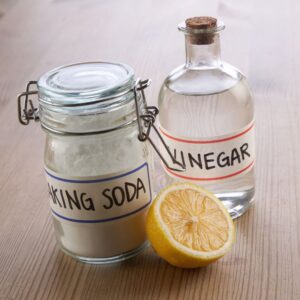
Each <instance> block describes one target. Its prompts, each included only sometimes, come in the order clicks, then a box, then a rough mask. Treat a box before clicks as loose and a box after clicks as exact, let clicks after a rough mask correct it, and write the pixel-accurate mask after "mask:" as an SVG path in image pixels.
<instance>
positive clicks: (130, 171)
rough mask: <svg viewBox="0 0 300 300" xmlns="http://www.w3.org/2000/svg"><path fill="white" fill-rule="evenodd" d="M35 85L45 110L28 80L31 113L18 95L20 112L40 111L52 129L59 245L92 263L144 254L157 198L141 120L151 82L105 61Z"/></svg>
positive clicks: (51, 181)
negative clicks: (148, 215)
mask: <svg viewBox="0 0 300 300" xmlns="http://www.w3.org/2000/svg"><path fill="white" fill-rule="evenodd" d="M32 83H35V82H32ZM36 84H37V91H38V99H39V111H38V112H37V110H36V109H35V108H34V107H33V105H32V102H31V101H30V100H29V99H28V97H29V96H30V95H31V94H34V93H36V92H31V91H30V85H29V86H28V88H27V91H26V93H25V95H26V104H25V109H24V110H23V112H24V115H25V118H24V115H23V116H22V115H21V112H22V108H21V102H20V101H19V119H20V121H21V122H22V123H23V124H24V123H25V124H26V123H27V124H28V122H29V119H37V118H38V117H39V119H40V122H41V126H42V128H43V129H44V131H45V133H46V144H45V152H44V163H45V172H46V177H47V181H48V188H49V194H50V206H51V211H52V215H53V222H54V231H55V235H56V238H57V241H58V244H59V245H60V247H61V248H62V250H63V251H64V252H66V253H67V254H69V255H71V256H73V257H75V258H77V259H79V260H81V261H85V262H91V263H107V262H114V261H120V260H124V259H127V258H130V257H132V256H134V255H136V254H138V253H139V252H140V251H141V250H142V249H143V248H144V247H145V246H146V244H147V242H146V234H145V217H146V213H147V210H148V207H149V205H150V203H151V200H152V195H151V182H150V173H151V159H150V153H149V149H148V146H147V143H143V142H141V141H140V140H139V138H138V136H139V126H138V124H137V123H138V122H137V113H138V112H143V111H144V110H145V109H146V102H145V98H144V94H143V93H141V92H140V91H139V90H142V89H143V88H144V87H145V85H144V86H140V88H139V90H138V89H136V80H135V77H134V71H133V69H132V68H131V67H129V66H127V65H124V64H118V63H103V62H98V63H97V62H95V63H81V64H74V65H69V66H63V67H60V68H57V69H54V70H52V71H49V72H48V73H46V74H44V75H43V76H42V77H41V78H40V79H39V80H38V81H37V83H36ZM21 96H22V95H21ZM27 106H28V107H29V106H31V108H28V107H27ZM37 114H38V116H37ZM26 120H27V121H26Z"/></svg>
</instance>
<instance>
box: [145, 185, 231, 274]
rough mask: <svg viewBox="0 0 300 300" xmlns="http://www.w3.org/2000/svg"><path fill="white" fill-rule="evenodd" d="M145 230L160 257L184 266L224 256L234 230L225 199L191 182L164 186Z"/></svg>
mask: <svg viewBox="0 0 300 300" xmlns="http://www.w3.org/2000/svg"><path fill="white" fill-rule="evenodd" d="M146 231H147V235H148V239H149V241H150V243H151V245H152V247H153V248H154V250H155V251H156V252H157V254H158V255H159V256H161V257H162V258H164V259H165V260H166V261H168V262H169V263H170V264H172V265H174V266H177V267H182V268H196V267H201V266H206V265H208V264H210V263H212V262H214V261H216V260H217V259H219V258H221V257H222V256H224V255H225V254H226V253H227V252H228V251H229V250H230V249H231V247H232V244H233V242H234V240H235V229H234V225H233V222H232V219H231V217H230V215H229V214H228V212H227V210H226V208H225V206H224V205H223V204H222V202H221V201H220V200H219V199H218V198H217V197H216V196H215V195H213V194H212V193H210V192H208V191H206V190H205V189H203V188H201V187H199V186H198V185H195V184H191V183H176V184H172V185H169V186H168V187H166V188H165V189H163V190H162V191H161V192H160V193H159V194H158V196H157V197H156V199H155V200H154V202H153V204H152V205H151V207H150V210H149V213H148V216H147V222H146Z"/></svg>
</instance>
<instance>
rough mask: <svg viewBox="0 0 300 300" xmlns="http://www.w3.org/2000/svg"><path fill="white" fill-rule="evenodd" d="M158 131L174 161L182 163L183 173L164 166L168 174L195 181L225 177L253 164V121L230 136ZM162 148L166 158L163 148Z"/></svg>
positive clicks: (227, 177)
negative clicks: (203, 136)
mask: <svg viewBox="0 0 300 300" xmlns="http://www.w3.org/2000/svg"><path fill="white" fill-rule="evenodd" d="M160 132H161V134H162V136H163V138H164V140H165V142H166V144H167V145H168V147H169V148H170V150H171V153H172V154H173V155H174V157H175V158H176V160H177V161H179V162H180V163H182V164H183V165H184V166H185V171H183V172H177V171H173V170H170V169H168V168H166V167H165V170H166V172H167V173H168V174H169V175H170V176H172V177H177V178H181V179H186V180H195V181H213V180H225V179H229V178H232V177H235V176H239V175H241V174H245V173H247V172H249V171H250V170H251V169H252V167H253V165H254V160H255V144H254V122H252V123H251V124H249V125H248V126H246V127H245V128H243V129H242V130H241V131H239V132H235V133H234V134H232V135H227V136H221V137H218V138H212V139H186V138H181V137H178V136H174V135H172V134H171V133H169V132H168V131H166V130H165V129H163V128H162V127H160ZM162 151H163V155H164V156H165V157H166V156H167V153H166V150H164V149H162ZM175 166H176V165H175Z"/></svg>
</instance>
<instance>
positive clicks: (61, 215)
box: [46, 163, 152, 223]
mask: <svg viewBox="0 0 300 300" xmlns="http://www.w3.org/2000/svg"><path fill="white" fill-rule="evenodd" d="M46 177H47V181H48V188H49V194H50V206H51V211H52V214H53V215H54V216H55V217H56V218H58V219H61V220H67V221H71V222H79V223H100V222H110V221H114V220H118V219H122V218H126V217H130V216H132V215H133V214H136V213H138V212H140V211H142V210H144V209H146V208H147V207H148V206H149V204H150V203H151V200H152V195H151V185H150V176H149V166H148V163H144V164H142V165H141V166H139V167H137V168H135V169H132V170H126V171H124V172H120V173H115V174H109V175H106V176H105V177H103V176H98V177H87V178H86V177H85V178H82V177H80V178H78V177H77V178H76V177H72V178H71V177H64V176H61V175H60V174H56V173H55V172H53V171H51V170H49V169H46Z"/></svg>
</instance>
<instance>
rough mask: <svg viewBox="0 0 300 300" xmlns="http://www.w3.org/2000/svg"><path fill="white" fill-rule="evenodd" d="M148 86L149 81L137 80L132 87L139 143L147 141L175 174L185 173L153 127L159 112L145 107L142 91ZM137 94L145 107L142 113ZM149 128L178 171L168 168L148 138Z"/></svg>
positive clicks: (181, 165) (182, 166)
mask: <svg viewBox="0 0 300 300" xmlns="http://www.w3.org/2000/svg"><path fill="white" fill-rule="evenodd" d="M150 84H151V80H150V79H146V80H140V79H137V80H136V83H135V86H134V99H135V108H136V114H137V123H138V128H139V135H138V138H139V140H140V141H141V142H145V141H147V140H148V141H149V142H150V144H151V146H152V147H153V148H154V150H155V152H156V153H157V154H158V156H159V157H160V159H161V160H162V162H163V163H164V165H165V166H166V167H167V168H168V169H170V170H173V171H176V172H183V171H185V166H184V165H183V164H182V163H180V162H179V161H177V160H176V158H175V157H174V156H173V155H172V153H171V151H170V148H169V147H168V145H167V144H166V142H165V141H164V139H163V138H162V136H161V134H160V133H159V131H158V129H157V127H156V126H155V125H154V123H155V120H156V116H157V115H158V113H159V110H158V108H157V107H156V106H147V102H146V97H145V92H144V89H145V88H147V87H148V86H149V85H150ZM139 92H140V93H141V96H142V101H143V104H144V105H145V108H144V111H143V113H141V112H140V108H139V102H138V93H139ZM144 128H145V130H144ZM151 128H153V129H154V131H155V133H156V134H157V136H158V137H159V140H160V142H161V143H162V145H163V147H164V148H165V149H166V151H167V153H168V155H169V157H170V158H171V160H172V163H173V164H175V165H178V166H180V169H178V168H173V167H170V166H169V164H168V163H167V161H166V159H165V158H164V156H163V155H162V153H161V152H160V151H159V149H158V147H157V146H156V145H155V143H154V142H153V140H152V139H151V138H150V131H151Z"/></svg>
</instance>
